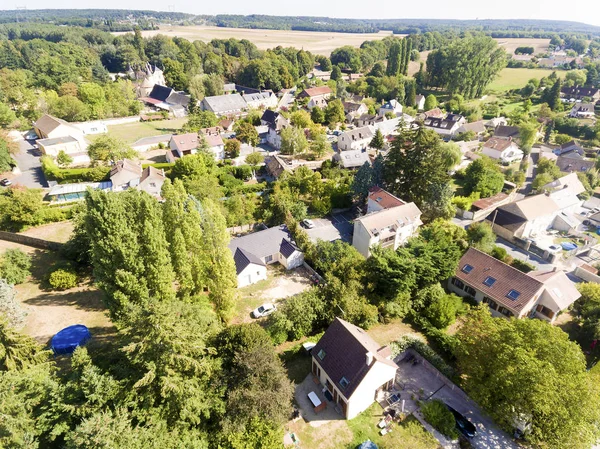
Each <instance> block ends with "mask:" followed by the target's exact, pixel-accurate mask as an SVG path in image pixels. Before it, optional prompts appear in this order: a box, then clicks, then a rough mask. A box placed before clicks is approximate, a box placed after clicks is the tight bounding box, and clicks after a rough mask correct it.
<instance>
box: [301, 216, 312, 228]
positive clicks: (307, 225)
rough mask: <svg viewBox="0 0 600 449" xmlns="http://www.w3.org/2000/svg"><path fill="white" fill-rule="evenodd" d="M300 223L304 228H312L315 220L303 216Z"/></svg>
mask: <svg viewBox="0 0 600 449" xmlns="http://www.w3.org/2000/svg"><path fill="white" fill-rule="evenodd" d="M302 225H303V226H304V227H305V228H306V229H312V228H314V227H315V222H314V221H312V220H309V219H308V218H305V219H304V220H302Z"/></svg>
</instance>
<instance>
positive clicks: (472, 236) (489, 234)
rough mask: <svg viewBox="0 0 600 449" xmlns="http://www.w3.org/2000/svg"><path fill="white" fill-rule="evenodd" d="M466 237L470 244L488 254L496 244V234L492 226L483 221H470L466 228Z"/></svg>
mask: <svg viewBox="0 0 600 449" xmlns="http://www.w3.org/2000/svg"><path fill="white" fill-rule="evenodd" d="M467 238H468V239H469V243H470V244H471V246H473V247H475V248H477V249H478V250H481V251H483V252H485V253H488V254H490V253H491V252H492V250H493V249H494V245H495V244H496V235H495V234H494V231H493V230H492V227H491V226H490V225H489V224H487V223H485V222H483V221H480V222H477V223H472V224H471V225H470V226H469V229H467Z"/></svg>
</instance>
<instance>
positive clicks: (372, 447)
mask: <svg viewBox="0 0 600 449" xmlns="http://www.w3.org/2000/svg"><path fill="white" fill-rule="evenodd" d="M358 449H378V448H377V445H376V444H375V443H373V442H372V441H371V440H367V441H365V442H364V443H362V444H361V445H360V446H358Z"/></svg>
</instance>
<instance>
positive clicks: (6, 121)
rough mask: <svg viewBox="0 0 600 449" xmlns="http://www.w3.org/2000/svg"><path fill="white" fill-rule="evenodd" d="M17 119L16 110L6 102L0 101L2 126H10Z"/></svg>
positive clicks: (0, 122) (0, 125)
mask: <svg viewBox="0 0 600 449" xmlns="http://www.w3.org/2000/svg"><path fill="white" fill-rule="evenodd" d="M16 119H17V115H16V114H15V112H14V111H13V110H12V109H10V108H9V107H8V106H7V105H6V104H4V103H2V102H0V127H2V128H8V127H9V126H10V125H12V124H13V122H14V121H15V120H16Z"/></svg>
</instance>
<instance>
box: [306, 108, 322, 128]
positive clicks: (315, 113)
mask: <svg viewBox="0 0 600 449" xmlns="http://www.w3.org/2000/svg"><path fill="white" fill-rule="evenodd" d="M310 119H311V120H312V121H313V123H317V124H319V125H320V124H322V123H325V112H323V109H321V108H312V109H311V111H310Z"/></svg>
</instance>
